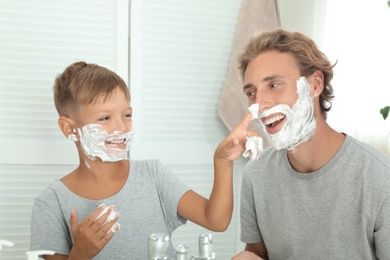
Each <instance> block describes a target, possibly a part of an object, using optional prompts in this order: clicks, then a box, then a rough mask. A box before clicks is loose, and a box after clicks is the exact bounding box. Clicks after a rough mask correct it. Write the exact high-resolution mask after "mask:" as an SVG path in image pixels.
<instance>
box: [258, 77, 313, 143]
mask: <svg viewBox="0 0 390 260" xmlns="http://www.w3.org/2000/svg"><path fill="white" fill-rule="evenodd" d="M297 93H298V100H297V102H296V103H295V104H294V106H293V108H292V109H291V108H290V107H289V106H288V105H286V104H280V105H277V106H274V107H272V108H270V109H268V110H265V111H263V112H259V116H258V118H259V119H260V120H258V121H259V124H260V126H261V127H262V129H263V132H264V134H265V136H266V138H267V139H268V142H269V144H270V145H271V146H272V147H273V148H275V149H276V150H280V149H288V150H294V149H295V148H296V147H297V146H298V145H300V144H302V143H304V142H306V141H307V140H309V139H310V137H312V135H313V134H314V131H315V129H316V118H315V117H314V102H313V98H312V97H311V96H310V84H309V82H308V81H307V79H306V77H301V78H300V79H299V80H298V81H297ZM273 114H283V115H284V121H285V122H284V125H283V127H282V129H281V130H280V131H278V132H277V133H275V134H270V133H269V132H268V131H267V128H266V124H268V123H269V122H264V121H263V120H261V119H262V118H265V117H268V116H270V115H273ZM278 118H279V117H275V119H277V120H280V119H282V118H283V117H282V116H280V118H279V119H278Z"/></svg>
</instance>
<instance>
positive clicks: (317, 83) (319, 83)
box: [310, 70, 325, 97]
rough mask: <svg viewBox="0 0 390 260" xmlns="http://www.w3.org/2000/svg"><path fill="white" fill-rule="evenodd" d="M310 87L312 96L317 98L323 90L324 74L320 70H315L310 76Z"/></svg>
mask: <svg viewBox="0 0 390 260" xmlns="http://www.w3.org/2000/svg"><path fill="white" fill-rule="evenodd" d="M310 78H311V85H312V86H313V92H314V93H313V96H314V97H318V96H319V95H321V93H322V90H324V82H325V81H324V73H323V72H322V71H320V70H316V71H314V72H313V74H312V75H311V77H310Z"/></svg>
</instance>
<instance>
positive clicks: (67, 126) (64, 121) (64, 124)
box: [58, 116, 77, 138]
mask: <svg viewBox="0 0 390 260" xmlns="http://www.w3.org/2000/svg"><path fill="white" fill-rule="evenodd" d="M58 126H59V127H60V129H61V131H62V133H63V134H64V135H65V137H66V138H68V137H69V135H71V134H76V135H77V131H76V128H77V126H76V124H75V122H74V121H73V120H72V119H70V118H69V117H66V116H60V118H58Z"/></svg>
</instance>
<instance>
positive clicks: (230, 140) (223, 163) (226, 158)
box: [178, 113, 255, 231]
mask: <svg viewBox="0 0 390 260" xmlns="http://www.w3.org/2000/svg"><path fill="white" fill-rule="evenodd" d="M251 119H252V115H251V114H250V113H249V114H248V115H247V116H246V117H245V118H244V120H243V121H242V122H241V123H240V124H239V125H238V126H237V127H236V128H235V129H234V130H233V131H232V132H231V133H230V134H229V135H228V136H227V137H226V138H225V139H224V140H223V141H222V142H221V143H220V144H219V145H218V147H217V149H216V150H215V154H214V185H213V189H212V191H211V195H210V198H209V199H206V198H204V197H202V196H200V195H199V194H197V193H196V192H194V191H192V190H190V191H188V192H187V193H185V194H184V195H183V197H182V198H181V199H180V201H179V205H178V213H179V214H180V215H181V216H182V217H184V218H186V219H188V220H190V221H192V222H194V223H196V224H198V225H201V226H203V227H205V228H207V229H209V230H213V231H225V230H226V229H227V227H228V226H229V223H230V220H231V217H232V213H233V161H234V160H236V159H237V158H238V157H239V156H241V155H242V153H243V152H244V151H245V142H246V138H247V136H248V135H249V136H251V135H255V133H253V132H248V131H247V128H248V125H249V123H250V121H251Z"/></svg>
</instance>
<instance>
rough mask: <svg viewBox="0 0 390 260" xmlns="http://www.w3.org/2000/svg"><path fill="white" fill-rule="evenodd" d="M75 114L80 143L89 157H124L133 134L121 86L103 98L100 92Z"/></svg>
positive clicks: (128, 105) (104, 158)
mask: <svg viewBox="0 0 390 260" xmlns="http://www.w3.org/2000/svg"><path fill="white" fill-rule="evenodd" d="M77 117H78V119H79V120H77V121H78V131H79V135H80V142H81V147H82V149H83V151H84V153H85V154H86V155H87V156H88V157H89V158H90V159H91V160H95V159H96V157H98V158H100V159H101V160H102V161H110V162H114V161H120V160H124V159H127V152H128V150H129V143H130V141H131V139H132V134H133V132H132V131H131V130H132V108H131V107H130V101H129V100H128V99H127V98H126V96H125V94H124V93H123V91H122V90H120V89H119V88H116V89H115V90H114V91H113V92H112V93H110V95H109V97H108V98H106V99H105V100H104V97H103V96H101V97H98V99H97V100H96V102H95V103H92V104H89V105H84V106H82V107H81V109H80V114H79V115H78V116H77Z"/></svg>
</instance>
